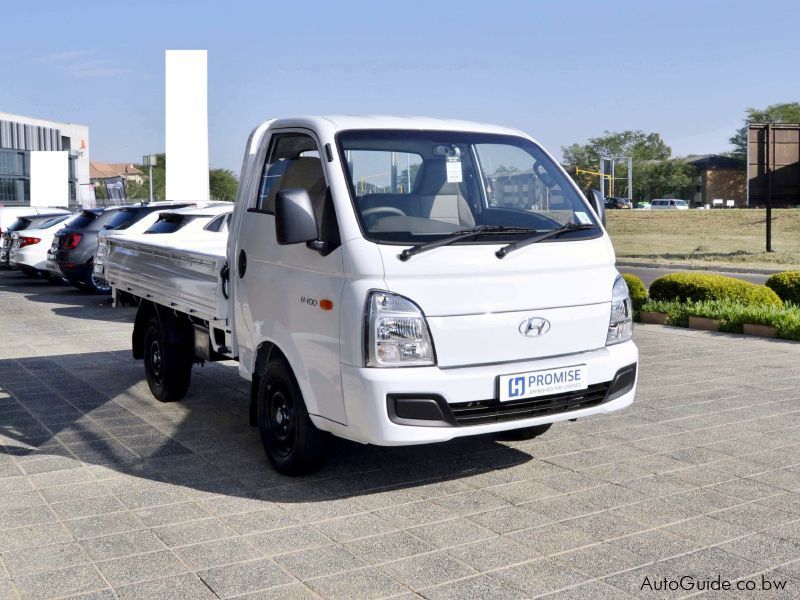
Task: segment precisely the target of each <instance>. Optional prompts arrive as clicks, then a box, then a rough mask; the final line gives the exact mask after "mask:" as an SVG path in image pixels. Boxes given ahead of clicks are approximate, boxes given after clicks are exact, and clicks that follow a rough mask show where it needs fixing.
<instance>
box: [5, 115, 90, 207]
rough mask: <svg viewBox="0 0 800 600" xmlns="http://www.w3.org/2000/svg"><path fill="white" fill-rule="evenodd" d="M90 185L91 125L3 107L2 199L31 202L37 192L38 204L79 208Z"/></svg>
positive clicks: (19, 203)
mask: <svg viewBox="0 0 800 600" xmlns="http://www.w3.org/2000/svg"><path fill="white" fill-rule="evenodd" d="M51 152H52V153H54V155H53V156H51V155H50V154H49V153H51ZM56 152H63V153H65V154H64V155H63V156H64V159H63V160H62V159H61V158H60V157H59V156H58V155H55V153H56ZM45 153H48V154H47V155H46V156H42V155H43V154H45ZM53 158H54V159H56V160H51V159H53ZM31 163H33V169H32V168H31ZM62 167H63V168H62ZM53 173H58V176H57V177H56V178H55V179H54V176H53ZM62 178H63V180H62ZM89 185H90V183H89V128H88V127H87V126H85V125H76V124H74V123H59V122H56V121H47V120H44V119H36V118H33V117H23V116H20V115H13V114H9V113H4V112H0V204H2V205H5V206H27V205H30V204H31V197H32V192H33V203H34V204H38V205H42V206H45V205H51V206H66V205H69V206H70V207H73V208H74V207H76V206H78V205H79V204H80V203H81V199H82V194H81V191H82V189H84V188H88V187H89ZM82 186H84V187H83V188H82Z"/></svg>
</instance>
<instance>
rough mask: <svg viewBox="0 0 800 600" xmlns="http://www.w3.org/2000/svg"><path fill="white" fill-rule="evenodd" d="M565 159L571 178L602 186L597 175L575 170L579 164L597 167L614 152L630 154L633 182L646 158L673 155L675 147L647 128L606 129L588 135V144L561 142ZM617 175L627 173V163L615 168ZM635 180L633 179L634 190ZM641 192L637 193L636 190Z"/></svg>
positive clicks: (584, 186) (581, 184) (584, 185)
mask: <svg viewBox="0 0 800 600" xmlns="http://www.w3.org/2000/svg"><path fill="white" fill-rule="evenodd" d="M561 153H562V156H563V158H562V162H563V164H564V166H565V167H566V168H567V171H569V172H570V174H571V175H572V178H573V179H574V180H575V182H576V183H577V184H578V186H579V187H580V188H581V189H584V190H585V189H588V188H590V187H594V188H597V187H598V186H599V183H598V180H597V175H586V174H583V173H576V172H575V169H576V168H581V169H587V170H590V171H597V169H598V168H599V166H600V158H602V157H611V156H630V157H631V158H632V159H633V176H634V182H636V181H637V179H638V178H637V169H638V168H639V167H640V166H641V165H642V163H643V161H654V160H655V161H658V160H667V159H669V158H670V156H672V149H671V148H670V147H669V146H667V144H666V142H664V140H663V139H661V135H659V134H658V133H645V132H644V131H640V130H636V131H631V130H627V131H620V132H616V131H605V132H604V133H603V135H602V136H600V137H595V138H591V139H589V141H588V142H587V143H585V144H572V145H571V146H562V147H561ZM616 174H617V176H618V177H626V176H627V173H626V167H620V168H618V169H617V172H616ZM635 189H636V183H634V190H635ZM637 196H638V194H637Z"/></svg>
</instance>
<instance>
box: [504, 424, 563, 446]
mask: <svg viewBox="0 0 800 600" xmlns="http://www.w3.org/2000/svg"><path fill="white" fill-rule="evenodd" d="M552 426H553V424H552V423H545V424H544V425H534V426H533V427H523V428H522V429H512V430H510V431H502V432H500V433H499V434H498V435H497V439H500V440H504V441H507V442H522V441H525V440H532V439H533V438H537V437H539V436H540V435H542V434H543V433H545V432H546V431H547V430H548V429H550V427H552Z"/></svg>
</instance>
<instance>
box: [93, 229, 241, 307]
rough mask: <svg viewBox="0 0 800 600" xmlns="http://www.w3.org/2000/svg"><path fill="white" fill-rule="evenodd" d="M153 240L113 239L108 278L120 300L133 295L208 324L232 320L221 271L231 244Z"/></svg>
mask: <svg viewBox="0 0 800 600" xmlns="http://www.w3.org/2000/svg"><path fill="white" fill-rule="evenodd" d="M153 237H156V236H152V235H146V234H142V235H137V236H130V237H127V238H125V239H122V238H118V239H114V237H112V236H109V238H108V240H107V242H108V258H107V262H106V270H105V277H106V279H107V280H108V282H109V283H110V284H111V285H112V287H113V288H114V298H115V300H116V298H117V293H118V292H127V293H130V294H133V295H134V296H138V297H139V298H142V299H147V300H151V301H153V302H155V303H157V304H161V305H162V306H166V307H168V308H173V309H175V310H177V311H180V312H183V313H186V314H188V315H191V316H192V317H196V318H198V319H202V320H205V321H209V322H210V321H220V320H222V321H224V320H226V318H227V315H225V314H221V313H223V312H224V311H225V306H226V303H225V302H224V301H223V299H222V289H221V287H222V285H221V283H222V281H221V276H220V272H221V271H222V268H223V266H224V265H225V262H226V256H225V252H226V250H225V249H226V241H227V240H220V242H219V243H209V241H208V240H207V239H205V240H202V243H200V241H199V240H198V242H196V243H193V242H192V241H191V240H188V241H176V240H172V241H168V240H164V241H163V242H161V241H159V240H157V239H153ZM158 237H160V236H158ZM165 237H171V236H165Z"/></svg>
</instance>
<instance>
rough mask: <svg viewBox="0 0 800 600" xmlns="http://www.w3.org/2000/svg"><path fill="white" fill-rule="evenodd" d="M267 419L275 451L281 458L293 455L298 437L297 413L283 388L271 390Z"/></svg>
mask: <svg viewBox="0 0 800 600" xmlns="http://www.w3.org/2000/svg"><path fill="white" fill-rule="evenodd" d="M267 418H268V420H269V429H270V433H272V436H271V437H272V439H273V442H274V449H275V451H276V452H277V453H278V454H279V455H280V456H287V455H289V454H291V452H292V450H293V448H294V444H295V438H296V436H297V411H296V410H295V406H294V402H293V401H292V399H291V396H290V395H289V394H288V393H287V391H286V390H285V389H284V388H283V386H274V387H273V388H272V389H271V390H270V392H269V414H268V416H267Z"/></svg>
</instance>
